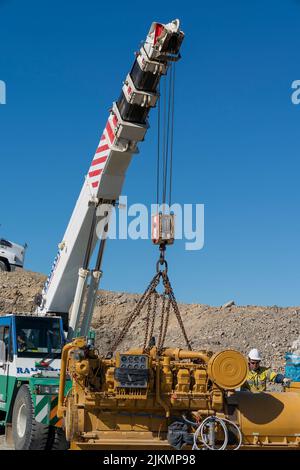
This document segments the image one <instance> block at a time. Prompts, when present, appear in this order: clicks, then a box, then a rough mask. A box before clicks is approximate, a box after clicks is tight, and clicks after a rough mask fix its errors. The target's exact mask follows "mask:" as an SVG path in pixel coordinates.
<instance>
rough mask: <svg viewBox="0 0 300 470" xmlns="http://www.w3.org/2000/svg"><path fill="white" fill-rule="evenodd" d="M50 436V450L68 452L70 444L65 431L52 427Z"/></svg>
mask: <svg viewBox="0 0 300 470" xmlns="http://www.w3.org/2000/svg"><path fill="white" fill-rule="evenodd" d="M50 435H51V436H52V438H51V442H50V445H49V450H68V449H69V447H70V443H69V442H68V441H67V439H66V434H65V431H64V430H63V429H61V428H56V427H54V426H50Z"/></svg>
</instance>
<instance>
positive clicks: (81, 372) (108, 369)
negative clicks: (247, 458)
mask: <svg viewBox="0 0 300 470" xmlns="http://www.w3.org/2000/svg"><path fill="white" fill-rule="evenodd" d="M247 370H248V369H247V362H246V360H245V358H244V357H243V356H242V355H241V354H240V353H239V352H237V351H233V350H226V351H222V352H218V353H215V354H213V353H212V352H209V351H185V350H180V349H168V348H165V349H163V350H162V351H161V352H160V354H158V351H157V349H156V348H155V347H154V348H152V349H151V350H150V351H149V352H148V353H147V354H145V353H144V352H143V350H139V349H136V350H130V351H127V352H125V353H117V354H116V357H115V358H111V359H107V358H103V357H99V356H98V354H97V353H96V350H95V349H93V348H90V347H88V345H87V344H86V341H85V340H84V339H83V338H77V339H76V340H74V341H73V342H72V343H69V344H68V345H66V346H65V348H64V350H63V357H62V371H61V382H60V393H59V404H58V415H59V416H61V417H64V423H65V430H66V436H67V439H68V440H69V441H70V443H71V449H90V448H93V449H95V448H96V449H130V448H132V449H151V448H152V449H170V448H172V447H175V448H177V449H179V448H181V447H182V446H187V448H202V447H207V448H220V447H221V448H236V447H240V446H242V447H245V448H246V447H248V448H249V447H250V448H257V447H269V448H291V447H298V446H299V443H300V417H299V413H298V412H297V410H299V409H300V393H299V389H297V388H294V389H291V391H290V392H289V393H285V392H281V393H259V394H251V393H249V392H239V391H236V389H238V388H239V387H240V386H241V385H242V384H243V382H244V381H245V378H246V375H247ZM67 373H68V374H69V376H70V378H71V380H72V388H71V390H70V391H69V393H68V394H67V396H65V397H64V393H63V391H64V389H65V381H66V374H67Z"/></svg>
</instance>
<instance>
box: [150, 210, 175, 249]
mask: <svg viewBox="0 0 300 470" xmlns="http://www.w3.org/2000/svg"><path fill="white" fill-rule="evenodd" d="M151 238H152V241H153V243H154V244H155V245H161V244H164V245H172V244H173V243H174V238H175V215H174V214H162V213H161V212H160V213H158V214H155V215H153V216H152V231H151Z"/></svg>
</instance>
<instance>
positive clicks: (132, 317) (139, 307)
mask: <svg viewBox="0 0 300 470" xmlns="http://www.w3.org/2000/svg"><path fill="white" fill-rule="evenodd" d="M159 281H160V273H156V274H155V276H154V277H153V279H152V280H151V282H150V283H149V285H148V287H147V289H146V290H145V292H144V293H143V295H142V297H141V298H140V300H139V301H138V303H137V305H136V306H135V308H134V309H133V311H132V313H131V315H130V316H129V317H128V318H127V320H126V322H125V325H124V327H123V329H122V331H121V333H120V335H119V336H118V337H117V339H116V340H115V342H114V343H113V345H112V347H111V350H110V354H113V353H114V352H115V350H116V349H117V347H118V346H119V344H120V343H121V342H122V341H123V339H124V337H125V336H126V334H127V332H128V330H129V328H130V327H131V325H132V323H133V322H134V320H135V319H136V318H137V317H138V316H139V314H140V313H141V311H142V309H143V307H144V306H145V304H146V302H147V300H148V297H150V296H151V294H152V293H153V292H154V291H155V290H156V287H157V286H158V284H159Z"/></svg>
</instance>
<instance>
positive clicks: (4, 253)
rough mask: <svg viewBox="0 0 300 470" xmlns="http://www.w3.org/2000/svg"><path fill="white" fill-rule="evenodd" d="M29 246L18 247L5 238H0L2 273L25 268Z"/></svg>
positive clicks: (0, 266) (0, 269) (0, 265)
mask: <svg viewBox="0 0 300 470" xmlns="http://www.w3.org/2000/svg"><path fill="white" fill-rule="evenodd" d="M26 248H27V244H26V243H25V245H18V244H17V243H13V242H11V241H9V240H6V239H5V238H0V272H1V271H14V270H15V268H16V267H19V268H23V266H24V258H25V251H26Z"/></svg>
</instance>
